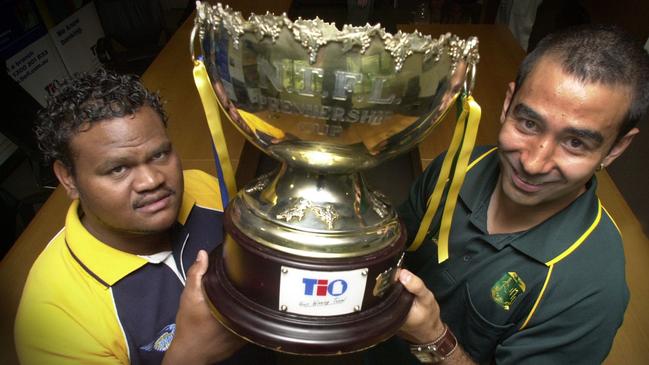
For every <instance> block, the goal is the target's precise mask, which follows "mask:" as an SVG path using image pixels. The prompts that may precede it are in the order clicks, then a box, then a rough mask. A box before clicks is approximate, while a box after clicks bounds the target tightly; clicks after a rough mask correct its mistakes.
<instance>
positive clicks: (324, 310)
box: [278, 266, 367, 316]
mask: <svg viewBox="0 0 649 365" xmlns="http://www.w3.org/2000/svg"><path fill="white" fill-rule="evenodd" d="M280 275H281V276H280V285H279V308H278V309H279V310H281V311H284V312H287V313H295V314H303V315H308V316H337V315H341V314H348V313H353V312H357V311H360V310H361V309H362V308H361V307H362V304H363V296H364V294H365V285H366V283H367V269H366V268H363V269H356V270H351V271H310V270H301V269H296V268H293V267H287V266H282V269H281V272H280Z"/></svg>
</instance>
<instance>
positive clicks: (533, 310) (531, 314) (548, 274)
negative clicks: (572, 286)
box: [519, 265, 554, 331]
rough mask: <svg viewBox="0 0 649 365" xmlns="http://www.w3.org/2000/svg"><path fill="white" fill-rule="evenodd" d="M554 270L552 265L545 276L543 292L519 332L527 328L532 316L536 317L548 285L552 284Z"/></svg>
mask: <svg viewBox="0 0 649 365" xmlns="http://www.w3.org/2000/svg"><path fill="white" fill-rule="evenodd" d="M553 269H554V265H550V267H549V268H548V273H547V275H546V276H545V282H544V283H543V287H542V288H541V292H540V293H539V296H538V297H537V298H536V302H534V306H533V307H532V310H531V311H530V314H528V315H527V318H526V319H525V322H523V325H522V326H521V328H519V331H520V330H522V329H524V328H525V327H527V324H528V323H529V322H530V319H532V316H534V313H535V312H536V309H537V308H538V306H539V303H540V302H541V298H543V294H545V289H546V288H547V287H548V283H549V282H550V277H551V276H552V270H553Z"/></svg>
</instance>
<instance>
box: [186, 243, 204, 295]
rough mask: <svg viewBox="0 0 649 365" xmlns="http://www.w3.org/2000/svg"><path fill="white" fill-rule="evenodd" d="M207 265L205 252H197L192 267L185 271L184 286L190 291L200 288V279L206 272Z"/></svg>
mask: <svg viewBox="0 0 649 365" xmlns="http://www.w3.org/2000/svg"><path fill="white" fill-rule="evenodd" d="M208 263H209V260H208V257H207V252H205V250H200V251H198V255H196V261H195V262H194V264H193V265H192V267H190V268H189V271H187V283H186V285H185V286H186V287H187V288H189V289H190V290H191V289H193V288H200V286H201V279H202V278H203V275H204V274H205V273H206V272H207V267H208Z"/></svg>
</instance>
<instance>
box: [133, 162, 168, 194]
mask: <svg viewBox="0 0 649 365" xmlns="http://www.w3.org/2000/svg"><path fill="white" fill-rule="evenodd" d="M163 182H164V175H163V174H162V172H160V171H159V170H158V169H156V168H154V167H153V166H149V165H142V166H139V167H138V168H137V169H136V174H135V179H134V181H133V185H134V188H135V190H136V191H138V192H142V191H148V190H154V189H156V188H158V187H159V186H160V185H161V184H162V183H163Z"/></svg>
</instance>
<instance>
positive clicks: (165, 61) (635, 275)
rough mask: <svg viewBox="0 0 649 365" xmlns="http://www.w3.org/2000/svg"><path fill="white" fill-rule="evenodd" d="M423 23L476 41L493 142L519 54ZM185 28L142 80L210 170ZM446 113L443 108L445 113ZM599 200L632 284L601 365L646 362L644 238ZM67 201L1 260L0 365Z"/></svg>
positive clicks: (480, 31) (484, 139)
mask: <svg viewBox="0 0 649 365" xmlns="http://www.w3.org/2000/svg"><path fill="white" fill-rule="evenodd" d="M422 28H423V26H419V29H420V30H422V31H424V32H430V33H432V34H439V33H441V32H447V31H450V32H453V33H455V34H458V35H460V36H462V37H466V36H468V35H476V36H478V38H479V39H480V55H481V62H480V64H479V68H478V77H477V84H476V89H475V90H474V95H475V97H476V100H477V101H478V102H479V103H480V105H481V106H482V112H483V118H482V126H481V129H480V133H479V137H478V143H493V142H494V141H495V136H496V133H497V131H498V116H499V113H500V109H501V105H502V100H503V97H504V93H505V86H506V84H507V82H508V81H510V80H512V79H513V77H514V75H515V72H516V68H517V66H518V63H519V62H520V60H521V59H522V57H523V51H522V50H521V49H520V47H518V46H517V44H516V42H515V41H514V39H513V37H512V36H511V34H510V33H509V31H508V30H507V29H506V28H504V27H501V26H494V25H443V26H440V25H430V26H428V27H426V29H422ZM403 29H405V26H404V28H403ZM190 30H191V21H188V22H186V23H185V24H184V25H183V26H182V27H181V29H179V30H178V32H177V33H176V34H175V35H174V37H173V38H172V39H171V40H170V42H169V44H168V45H167V47H166V48H165V49H164V50H163V51H162V52H161V53H160V55H159V56H158V58H157V59H156V60H155V62H154V63H153V64H152V65H151V67H150V68H149V69H148V70H147V72H146V73H145V75H144V77H143V80H144V82H145V84H146V85H147V86H148V87H149V88H151V89H154V90H159V91H160V93H161V95H162V96H163V98H164V99H165V100H167V104H166V109H167V111H168V113H169V119H170V124H169V133H170V135H171V138H172V140H173V141H174V145H175V148H176V149H177V150H178V151H179V153H180V156H181V158H182V161H183V165H184V167H185V168H199V169H203V170H205V171H207V172H210V173H214V165H213V160H212V152H211V146H210V139H209V131H208V129H207V126H206V122H205V117H204V114H203V111H202V108H201V105H200V101H199V99H198V94H197V92H196V90H195V87H194V85H193V80H192V73H191V68H192V65H191V61H190V59H189V54H188V48H189V47H188V42H189V40H188V39H189V32H190ZM453 114H454V113H453V112H451V113H449V117H452V116H453ZM451 119H452V118H448V120H446V121H445V122H444V123H443V124H442V125H441V126H440V127H439V128H440V129H439V130H438V131H437V133H435V134H434V135H433V136H431V137H429V138H428V139H427V140H426V141H424V143H422V145H421V146H420V152H421V157H422V162H423V163H424V164H427V163H428V162H429V161H430V159H432V158H433V157H434V156H435V155H436V154H437V153H438V152H441V151H442V150H444V149H445V148H446V146H447V145H448V141H449V139H450V129H451V125H452V123H451V122H452V120H451ZM225 128H226V137H227V141H228V148H229V150H230V153H231V155H232V159H233V162H234V166H235V168H236V166H237V165H238V163H239V161H238V157H239V156H240V154H241V150H242V148H243V145H244V144H243V138H242V137H241V136H240V135H239V134H238V133H235V132H234V129H233V127H231V126H230V125H229V124H228V123H226V124H225ZM600 197H601V198H602V201H603V202H604V204H605V206H606V207H607V209H608V211H609V212H610V213H611V214H612V215H613V217H614V218H615V219H616V221H617V223H618V225H619V226H620V228H621V229H622V232H623V235H624V239H625V249H626V256H627V275H628V277H627V280H628V283H629V287H630V289H631V303H630V304H629V308H628V310H627V313H626V317H625V322H624V325H623V327H622V329H621V330H620V332H619V333H618V336H617V338H616V340H615V344H614V348H613V351H612V353H611V355H610V356H609V359H608V360H607V362H606V363H607V364H618V363H626V364H647V363H649V336H648V331H649V313H648V312H647V311H645V310H644V308H643V307H646V306H647V305H648V304H649V280H647V279H646V278H648V277H649V268H648V265H647V262H649V240H648V239H647V237H646V236H645V235H644V234H643V233H642V230H641V228H640V224H639V223H638V220H637V219H636V218H635V216H634V215H633V213H632V212H631V210H630V209H629V207H628V205H627V204H626V202H625V201H624V200H623V199H622V197H621V195H620V193H619V191H618V190H617V188H616V187H615V184H614V183H613V182H612V181H611V180H610V179H609V178H608V175H607V174H606V173H602V174H601V176H600ZM68 204H69V201H68V199H67V198H66V196H65V193H64V192H63V191H62V189H57V190H56V191H55V192H54V194H53V195H52V196H51V197H50V199H49V200H48V201H47V202H46V203H45V205H44V206H43V207H42V208H41V209H40V210H39V212H38V213H37V215H36V217H35V218H34V219H33V220H32V222H31V223H30V225H29V226H28V227H27V229H26V230H25V231H24V233H23V234H22V235H21V237H20V238H19V239H18V240H17V241H16V243H15V245H14V247H13V248H12V249H11V250H10V251H9V253H8V254H7V255H6V256H5V258H4V259H3V260H2V262H0V283H2V284H0V298H2V299H1V300H0V303H1V304H0V305H1V308H0V312H1V313H2V314H1V315H2V318H1V319H0V343H1V345H0V346H1V347H0V364H15V363H17V360H16V356H15V351H14V348H13V347H14V345H13V323H14V316H15V313H16V307H17V305H18V301H19V299H20V294H21V292H22V287H23V284H24V282H25V279H26V277H27V273H28V271H29V268H30V267H31V264H32V262H33V261H34V259H35V258H36V256H37V255H38V254H39V253H40V251H41V250H42V249H43V247H44V246H45V245H46V244H47V242H48V240H49V239H50V238H51V237H52V235H54V234H55V233H56V232H57V231H58V230H60V229H61V227H62V226H63V222H64V216H65V212H66V210H67V206H68ZM329 360H331V359H329ZM340 360H343V359H342V358H341V359H340ZM329 362H330V361H329ZM344 362H345V363H351V362H348V361H344ZM291 363H297V362H291ZM309 363H310V364H312V365H314V364H316V363H319V361H318V360H317V359H315V358H314V359H312V361H310V362H309ZM340 363H342V361H341V362H340Z"/></svg>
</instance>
